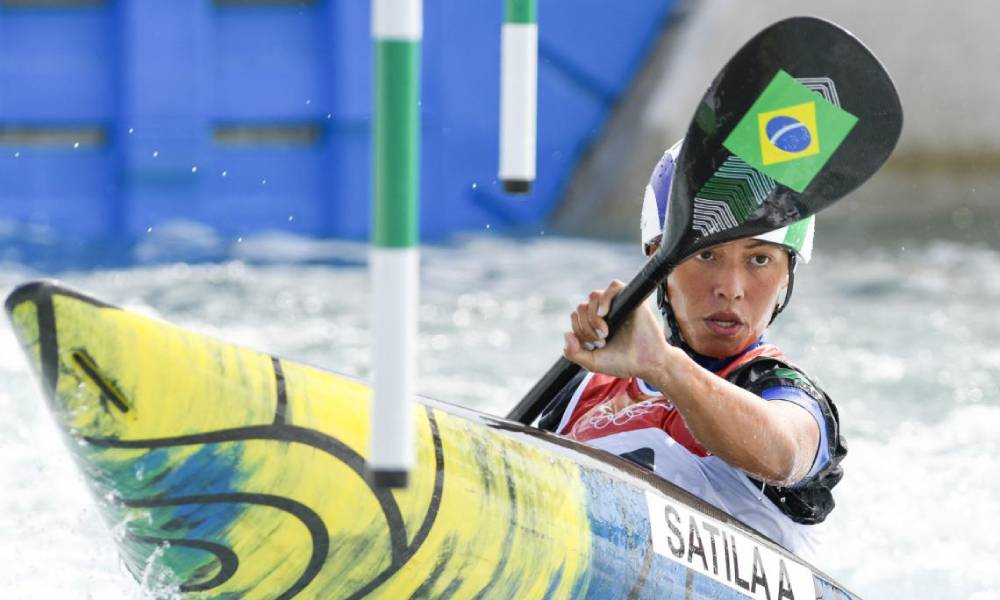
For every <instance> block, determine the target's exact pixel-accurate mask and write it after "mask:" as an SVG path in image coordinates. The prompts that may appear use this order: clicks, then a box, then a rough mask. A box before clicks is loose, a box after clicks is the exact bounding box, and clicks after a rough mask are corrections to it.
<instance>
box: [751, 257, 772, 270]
mask: <svg viewBox="0 0 1000 600" xmlns="http://www.w3.org/2000/svg"><path fill="white" fill-rule="evenodd" d="M770 262H771V257H770V256H768V255H767V254H754V255H753V256H751V257H750V264H752V265H753V266H755V267H763V266H766V265H767V264H769V263H770Z"/></svg>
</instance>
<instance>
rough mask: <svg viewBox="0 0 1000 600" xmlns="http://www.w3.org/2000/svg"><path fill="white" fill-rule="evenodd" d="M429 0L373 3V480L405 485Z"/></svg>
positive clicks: (410, 450) (409, 460)
mask: <svg viewBox="0 0 1000 600" xmlns="http://www.w3.org/2000/svg"><path fill="white" fill-rule="evenodd" d="M422 37H423V0H373V1H372V38H373V41H374V60H375V73H374V78H373V81H374V85H375V90H374V92H375V93H374V111H373V112H374V127H373V138H372V146H373V158H374V161H373V162H374V182H373V186H372V189H373V196H372V203H373V207H372V209H373V210H372V213H373V219H374V222H373V228H372V237H371V239H372V248H371V262H370V265H371V273H372V298H373V302H372V304H373V316H372V323H373V328H374V332H375V335H374V360H373V369H374V380H375V391H374V404H373V408H372V427H371V432H372V434H371V448H370V450H371V452H370V458H369V464H368V467H369V475H370V477H371V479H372V482H373V483H374V485H376V486H378V487H405V486H406V485H407V482H408V479H409V471H410V468H411V467H412V466H413V462H414V456H413V455H414V433H413V418H412V414H413V411H412V407H411V404H412V402H413V400H414V398H415V397H416V379H417V372H416V371H417V369H416V338H417V307H418V303H419V283H418V282H419V279H418V269H419V251H418V242H419V239H418V238H419V221H420V220H419V193H420V46H421V40H422Z"/></svg>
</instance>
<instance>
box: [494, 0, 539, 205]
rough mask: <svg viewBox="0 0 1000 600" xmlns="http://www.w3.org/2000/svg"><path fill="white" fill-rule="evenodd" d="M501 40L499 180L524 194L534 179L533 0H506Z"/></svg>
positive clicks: (535, 66) (535, 43) (535, 21)
mask: <svg viewBox="0 0 1000 600" xmlns="http://www.w3.org/2000/svg"><path fill="white" fill-rule="evenodd" d="M500 40H501V41H500V52H501V56H500V181H502V182H503V189H504V191H506V192H507V193H511V194H514V193H520V194H526V193H528V192H530V191H531V184H532V182H534V181H535V143H536V124H537V121H538V117H537V110H538V6H537V4H536V0H506V6H505V8H504V23H503V31H502V32H501V34H500Z"/></svg>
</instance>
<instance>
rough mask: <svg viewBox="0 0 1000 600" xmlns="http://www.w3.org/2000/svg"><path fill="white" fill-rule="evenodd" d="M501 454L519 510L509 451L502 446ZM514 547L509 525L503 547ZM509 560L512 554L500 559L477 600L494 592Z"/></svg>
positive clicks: (512, 498)
mask: <svg viewBox="0 0 1000 600" xmlns="http://www.w3.org/2000/svg"><path fill="white" fill-rule="evenodd" d="M500 452H501V454H502V455H503V474H504V477H505V478H506V479H507V496H508V498H509V499H510V505H511V506H513V507H515V509H514V510H517V509H516V507H517V489H516V487H515V486H514V478H513V477H511V473H510V463H508V462H507V450H506V449H505V448H504V447H503V446H500ZM513 545H514V526H513V525H511V524H508V525H507V535H506V536H504V540H503V546H502V547H503V548H505V549H507V548H512V547H513ZM509 560H510V552H504V553H503V557H502V558H501V559H500V562H499V563H497V566H496V567H495V568H494V569H493V574H492V575H490V580H489V582H487V584H486V585H485V586H483V589H481V590H479V593H477V594H476V595H475V596H474V598H475V600H480V599H481V598H485V597H486V594H488V593H490V592H491V591H492V590H493V586H494V585H496V583H497V581H499V580H500V577H501V576H502V575H503V572H504V570H505V569H506V568H507V562H508V561H509Z"/></svg>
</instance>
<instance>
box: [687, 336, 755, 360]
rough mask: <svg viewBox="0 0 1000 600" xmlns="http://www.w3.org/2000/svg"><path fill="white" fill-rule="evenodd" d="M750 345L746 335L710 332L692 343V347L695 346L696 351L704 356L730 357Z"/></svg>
mask: <svg viewBox="0 0 1000 600" xmlns="http://www.w3.org/2000/svg"><path fill="white" fill-rule="evenodd" d="M748 345H749V342H748V341H747V340H746V335H739V336H737V335H718V334H715V333H711V332H710V333H708V334H706V335H704V336H702V337H701V339H699V340H698V343H697V344H696V345H695V344H692V346H691V347H692V348H694V350H695V352H697V353H698V354H702V355H704V356H710V357H712V358H729V357H730V356H733V355H736V354H739V352H740V351H741V350H743V349H744V348H746V347H747V346H748Z"/></svg>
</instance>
